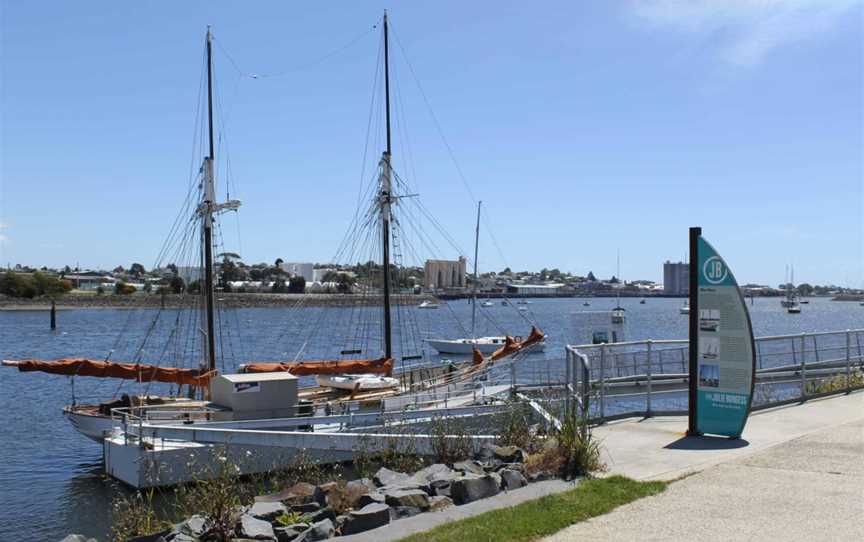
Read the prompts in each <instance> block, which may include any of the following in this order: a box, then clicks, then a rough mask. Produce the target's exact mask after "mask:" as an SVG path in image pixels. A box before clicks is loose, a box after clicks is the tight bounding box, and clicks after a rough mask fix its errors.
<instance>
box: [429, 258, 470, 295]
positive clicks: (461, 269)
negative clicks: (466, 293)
mask: <svg viewBox="0 0 864 542" xmlns="http://www.w3.org/2000/svg"><path fill="white" fill-rule="evenodd" d="M465 268H466V261H465V258H464V257H463V256H460V257H459V259H458V260H455V261H453V260H426V265H425V266H424V272H425V273H424V274H425V280H424V285H425V286H426V288H428V289H430V290H436V289H439V290H440V289H442V288H464V287H465Z"/></svg>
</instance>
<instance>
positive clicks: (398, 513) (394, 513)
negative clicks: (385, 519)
mask: <svg viewBox="0 0 864 542" xmlns="http://www.w3.org/2000/svg"><path fill="white" fill-rule="evenodd" d="M423 512H425V510H422V509H420V508H417V507H416V506H391V507H390V521H395V520H397V519H405V518H410V517H411V516H416V515H417V514H422V513H423Z"/></svg>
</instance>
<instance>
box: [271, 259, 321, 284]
mask: <svg viewBox="0 0 864 542" xmlns="http://www.w3.org/2000/svg"><path fill="white" fill-rule="evenodd" d="M279 267H280V268H281V269H282V271H285V272H287V273H290V274H291V276H293V277H303V278H304V279H306V282H313V281H314V280H315V265H313V264H311V263H296V262H282V263H281V264H280V265H279Z"/></svg>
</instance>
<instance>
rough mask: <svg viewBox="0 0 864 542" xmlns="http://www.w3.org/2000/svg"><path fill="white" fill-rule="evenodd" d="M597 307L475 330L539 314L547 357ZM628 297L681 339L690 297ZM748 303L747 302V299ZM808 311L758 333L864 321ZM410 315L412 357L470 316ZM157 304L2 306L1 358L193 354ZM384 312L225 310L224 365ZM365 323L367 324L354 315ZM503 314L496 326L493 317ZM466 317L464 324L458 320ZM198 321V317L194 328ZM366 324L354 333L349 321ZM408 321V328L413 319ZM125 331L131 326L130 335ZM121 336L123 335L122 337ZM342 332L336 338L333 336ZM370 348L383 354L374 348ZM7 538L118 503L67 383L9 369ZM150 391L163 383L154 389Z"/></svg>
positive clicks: (461, 306)
mask: <svg viewBox="0 0 864 542" xmlns="http://www.w3.org/2000/svg"><path fill="white" fill-rule="evenodd" d="M591 301H592V302H591V306H590V307H583V306H582V300H580V299H553V300H533V301H532V303H531V304H530V305H528V307H529V308H530V310H529V311H528V312H527V313H521V315H520V314H519V313H517V312H516V311H514V310H513V309H512V308H508V307H502V306H500V304H496V306H495V307H490V308H485V309H479V308H478V312H480V311H482V312H483V316H481V317H479V318H478V322H479V323H478V333H480V334H494V333H496V328H497V327H499V326H500V327H502V328H504V329H507V330H508V331H510V332H511V333H514V334H519V333H522V334H527V331H528V326H529V324H528V322H526V321H525V318H530V319H533V320H534V321H536V322H537V323H538V324H539V325H540V327H541V328H542V329H543V330H544V331H546V332H547V333H548V334H549V335H550V339H549V341H548V342H547V346H546V352H545V356H546V358H547V359H551V358H561V357H562V356H563V346H564V344H565V343H566V342H584V340H585V337H586V330H585V329H584V326H585V323H586V322H588V321H591V320H592V319H593V317H592V315H591V312H592V311H602V310H609V309H611V308H612V307H613V306H614V304H615V300H614V299H607V298H595V299H592V300H591ZM638 301H639V300H638V299H622V301H621V303H622V306H624V307H625V308H626V309H627V314H628V320H627V324H626V326H625V337H626V339H627V340H636V339H647V338H654V339H661V338H663V339H672V338H684V337H686V325H687V317H686V316H682V315H680V314H679V313H678V307H679V306H680V305H681V300H676V299H649V300H648V302H647V304H645V305H640V304H639V302H638ZM748 305H749V303H748ZM803 309H804V310H803V313H802V314H800V315H787V314H786V313H785V312H783V311H781V309H780V300H779V299H757V300H756V302H755V304H754V305H753V306H752V307H750V310H751V317H752V320H753V327H754V332H755V333H756V335H757V336H760V335H778V334H787V333H802V332H810V331H831V330H841V329H847V328H856V327H858V328H860V327H864V307H861V306H859V305H858V304H857V303H841V302H831V301H830V300H827V299H812V300H811V302H810V304H809V305H804V306H803ZM400 311H401V313H402V316H403V317H406V321H407V320H408V318H407V315H409V314H411V315H413V318H411V320H412V321H416V324H417V325H416V327H415V328H414V329H413V330H412V331H411V332H410V333H406V334H405V335H404V336H397V337H396V338H395V339H394V343H395V344H396V349H397V350H398V351H401V352H404V353H405V354H406V355H410V354H414V353H416V347H413V346H412V345H413V344H418V343H419V341H417V340H416V339H417V338H418V337H421V336H422V337H427V336H439V337H457V336H462V335H463V331H462V329H461V328H462V327H464V328H467V327H468V326H469V322H470V305H469V304H468V303H466V302H465V301H461V302H458V301H454V302H450V303H449V305H448V306H446V307H445V306H442V307H441V308H440V309H438V310H421V311H418V310H416V309H414V308H413V307H410V308H409V307H403V308H401V309H400ZM155 314H156V311H154V310H137V311H130V310H110V309H100V310H69V311H61V312H59V313H58V330H57V331H55V332H51V331H50V330H49V329H48V314H47V313H46V312H40V311H20V312H7V311H0V358H4V359H6V358H12V359H16V358H17V359H20V358H28V357H34V358H55V357H61V356H95V357H96V358H97V359H102V358H104V357H105V356H106V354H107V353H108V352H109V351H111V350H113V351H114V354H113V355H112V359H117V360H129V359H134V356H135V354H136V353H138V352H139V349H140V348H141V343H142V337H144V336H145V335H146V334H147V333H150V335H151V337H152V339H151V340H149V341H148V342H147V343H146V344H145V346H144V348H143V351H141V353H140V355H141V356H142V357H143V359H145V360H154V359H159V358H162V359H171V358H172V356H178V355H184V356H189V357H193V358H194V356H195V355H196V352H195V350H194V348H195V347H194V344H190V343H184V342H182V341H174V342H173V343H171V345H172V346H171V347H170V348H167V349H166V348H165V347H164V345H165V344H166V342H167V338H168V337H170V329H172V328H173V327H174V323H175V321H176V318H175V317H174V316H175V315H176V313H171V312H165V313H163V315H162V316H161V317H160V319H159V320H158V321H157V322H156V324H155V325H153V321H154V316H155ZM377 316H378V311H377V310H371V309H348V308H306V309H300V310H299V311H289V310H286V309H238V310H236V311H228V312H227V313H226V314H225V315H224V318H223V323H224V327H225V329H230V330H231V334H230V335H228V334H226V336H227V337H228V338H226V342H225V345H224V346H225V351H226V353H227V354H226V359H225V361H224V364H225V366H226V367H227V368H228V369H231V368H232V367H233V366H234V364H235V363H236V362H237V361H248V360H265V359H270V360H273V359H285V357H286V356H289V357H294V355H295V354H296V353H297V352H298V351H299V350H301V349H302V351H303V353H304V355H303V357H306V358H313V357H314V356H323V355H326V354H327V353H331V355H332V350H333V347H332V345H333V341H334V340H336V349H337V350H338V349H339V348H344V347H345V346H346V345H347V346H352V345H357V344H360V345H366V346H365V347H364V348H369V345H372V344H376V343H377V341H379V340H380V338H379V336H378V334H379V333H380V325H379V324H378V323H377V321H371V323H368V322H369V319H368V318H364V317H372V318H377ZM364 320H365V321H367V323H368V325H366V326H365V327H363V326H358V325H357V323H358V322H361V321H364ZM493 321H494V323H493ZM457 322H459V323H457ZM187 325H189V327H190V328H194V322H192V323H191V324H189V323H188V322H187ZM353 327H359V328H362V329H361V330H360V331H358V332H356V333H354V334H352V336H351V337H349V338H348V339H344V340H343V339H342V337H344V336H345V333H344V331H343V330H344V329H352V328H353ZM406 327H411V326H406ZM121 332H122V333H121ZM118 337H120V338H119V339H118ZM334 338H335V339H334ZM366 354H367V355H371V356H374V355H377V352H372V351H371V348H370V349H369V350H368V351H367V352H366ZM0 376H2V378H0V417H2V431H0V450H2V461H0V540H23V541H27V540H34V541H35V540H40V541H45V540H47V541H50V540H59V539H61V538H62V537H63V536H65V535H66V534H67V533H70V532H79V533H83V534H86V535H89V536H95V537H98V538H99V539H100V540H104V539H105V538H106V532H107V530H108V524H109V522H110V507H109V504H110V501H111V498H112V495H114V494H115V492H116V491H117V488H116V486H115V484H114V483H113V482H111V481H110V480H108V479H106V478H105V477H103V476H102V474H101V471H100V463H101V449H100V447H99V446H98V445H96V444H95V443H93V442H91V441H90V440H88V439H85V438H84V437H82V436H80V435H79V434H78V433H76V432H75V431H74V430H73V429H72V427H71V426H70V425H69V424H68V422H67V421H66V420H65V419H64V418H63V416H62V415H61V408H62V407H63V406H64V405H65V404H68V403H69V402H70V401H71V398H72V385H71V381H70V379H68V378H66V377H60V376H52V375H43V374H38V373H19V372H18V371H16V370H12V369H2V370H0ZM118 389H119V390H120V391H121V392H124V391H131V392H138V391H143V389H144V388H143V387H142V386H141V385H138V384H129V383H125V384H123V387H122V388H118V383H117V382H115V381H102V380H100V379H85V378H79V379H76V382H75V394H76V396H77V398H78V400H79V401H84V400H86V399H103V400H104V399H107V398H110V397H111V396H112V395H113V394H114V393H116V392H117V391H118ZM149 391H150V392H151V393H158V392H164V391H166V390H165V389H164V388H159V387H156V386H154V387H151V388H149Z"/></svg>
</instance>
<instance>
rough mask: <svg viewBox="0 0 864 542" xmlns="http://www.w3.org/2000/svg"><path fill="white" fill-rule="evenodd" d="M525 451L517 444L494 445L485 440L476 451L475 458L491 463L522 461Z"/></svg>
mask: <svg viewBox="0 0 864 542" xmlns="http://www.w3.org/2000/svg"><path fill="white" fill-rule="evenodd" d="M525 456H526V454H525V451H524V450H523V449H522V448H520V447H518V446H496V445H494V444H492V443H489V442H487V443H486V444H484V445H483V446H482V447H481V448H480V451H479V452H477V459H479V460H480V461H482V462H488V463H492V462H495V461H498V462H501V463H522V462H524V461H525Z"/></svg>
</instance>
